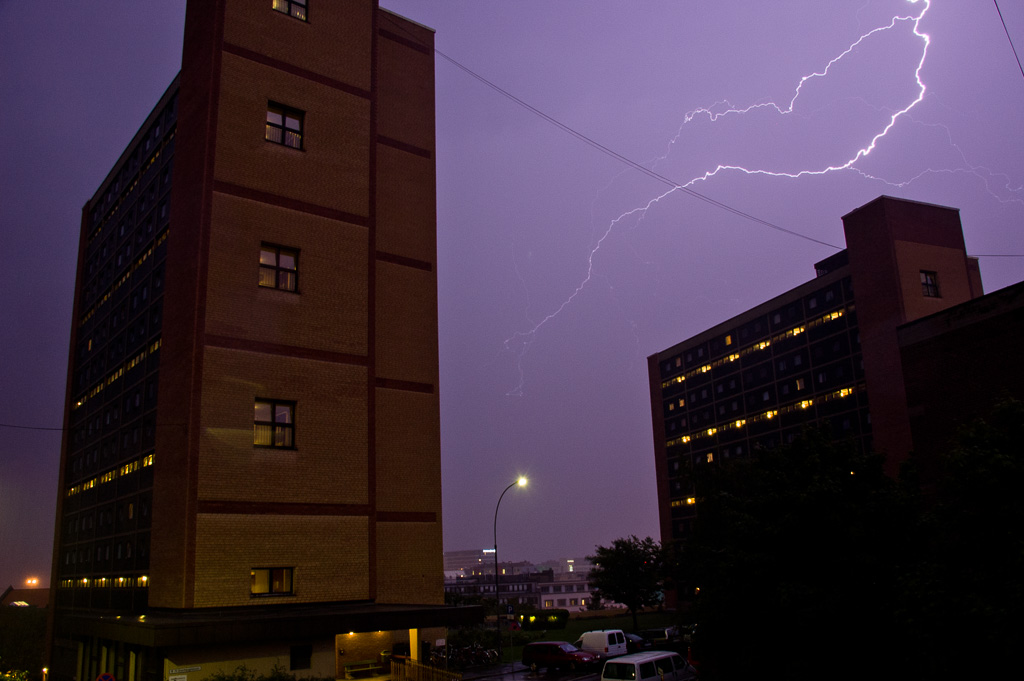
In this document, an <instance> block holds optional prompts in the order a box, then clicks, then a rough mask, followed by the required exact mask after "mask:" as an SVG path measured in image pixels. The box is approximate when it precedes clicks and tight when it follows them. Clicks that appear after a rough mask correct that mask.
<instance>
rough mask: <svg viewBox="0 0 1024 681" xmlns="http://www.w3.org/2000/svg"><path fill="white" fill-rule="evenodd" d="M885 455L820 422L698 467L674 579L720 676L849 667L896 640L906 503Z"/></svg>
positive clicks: (827, 674) (874, 657)
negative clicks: (840, 440) (845, 441)
mask: <svg viewBox="0 0 1024 681" xmlns="http://www.w3.org/2000/svg"><path fill="white" fill-rule="evenodd" d="M881 463H882V462H881V459H880V458H879V457H873V456H868V455H864V454H862V453H860V452H858V451H857V450H855V449H854V448H853V447H846V446H842V445H836V444H834V443H832V442H831V441H830V439H829V438H828V437H826V436H825V435H824V434H821V433H819V432H817V431H811V432H808V433H806V434H805V436H804V437H803V438H802V439H799V440H797V441H796V442H794V443H793V444H792V445H791V446H788V447H780V448H777V449H773V450H767V451H762V452H758V453H756V454H755V455H754V456H752V457H750V458H746V459H739V460H725V461H721V462H718V461H716V462H715V463H713V464H708V465H701V466H699V467H698V468H697V470H695V471H694V480H695V484H696V491H697V519H696V522H695V524H694V534H693V536H692V537H691V538H690V539H688V540H687V541H686V542H685V543H684V544H683V545H682V546H681V547H679V559H678V563H677V564H678V571H679V572H678V574H676V575H675V579H676V582H677V583H678V584H679V585H680V588H681V590H682V591H683V592H684V593H687V594H694V593H695V592H696V590H697V589H699V593H698V595H697V596H696V603H695V605H696V615H697V621H698V622H699V623H700V632H701V637H702V640H700V641H699V642H698V643H699V646H700V648H701V649H700V650H698V651H697V654H698V656H699V657H700V659H701V660H702V661H703V662H705V663H709V664H713V665H714V668H715V670H716V671H717V672H718V673H719V674H720V676H721V677H722V678H753V677H755V676H757V677H762V678H763V677H764V676H766V675H767V676H769V677H773V678H786V679H804V678H807V679H810V678H829V679H843V678H856V677H859V676H861V675H863V673H864V671H865V668H864V666H863V665H864V664H867V665H869V666H870V667H871V668H872V670H873V671H872V674H873V675H874V674H875V673H876V671H878V670H876V669H875V667H876V665H878V664H881V666H883V667H884V663H882V662H881V660H887V659H888V657H887V650H886V647H887V646H892V647H895V646H897V645H898V644H897V643H896V641H898V640H899V639H898V632H897V630H896V628H895V626H894V622H893V614H892V608H891V602H892V596H893V590H894V584H895V581H896V575H897V574H898V570H899V565H900V563H901V562H902V560H901V557H900V556H901V545H902V542H903V539H904V538H905V537H906V536H907V534H908V533H907V527H908V525H909V523H910V518H911V515H910V511H909V505H908V504H906V503H905V500H904V496H903V495H902V493H901V490H900V488H899V487H898V485H897V484H896V482H895V481H893V480H891V479H889V478H887V477H885V475H884V473H883V470H882V465H881Z"/></svg>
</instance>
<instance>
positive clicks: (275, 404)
mask: <svg viewBox="0 0 1024 681" xmlns="http://www.w3.org/2000/svg"><path fill="white" fill-rule="evenodd" d="M260 404H266V405H269V407H270V420H269V421H265V420H257V419H256V413H255V409H256V408H257V407H259V405H260ZM295 404H296V403H295V402H294V401H293V400H275V399H270V398H266V397H257V398H256V399H255V400H254V405H253V436H252V445H253V447H256V448H258V449H285V450H291V449H295V448H296V447H295ZM279 407H287V408H288V410H289V412H288V414H289V419H288V421H278V420H277V413H278V412H277V410H278V408H279ZM260 426H270V428H271V430H270V433H271V437H270V443H269V444H261V443H260V442H259V441H258V438H257V428H259V427H260ZM279 429H280V432H281V433H286V434H287V437H286V438H285V439H286V440H287V444H277V442H278V437H277V435H278V432H279Z"/></svg>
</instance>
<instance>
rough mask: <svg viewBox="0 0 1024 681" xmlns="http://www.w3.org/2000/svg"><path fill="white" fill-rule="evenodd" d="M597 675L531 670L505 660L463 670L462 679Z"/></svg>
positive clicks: (530, 680)
mask: <svg viewBox="0 0 1024 681" xmlns="http://www.w3.org/2000/svg"><path fill="white" fill-rule="evenodd" d="M596 677H597V673H596V672H588V673H580V672H576V673H574V672H553V671H542V672H539V673H534V672H531V671H530V669H529V668H528V667H524V666H523V665H522V663H521V662H507V663H503V664H499V665H494V666H493V667H478V668H475V669H469V670H466V671H465V672H463V674H462V678H463V681H474V680H476V679H481V680H483V681H589V680H592V679H595V678H596Z"/></svg>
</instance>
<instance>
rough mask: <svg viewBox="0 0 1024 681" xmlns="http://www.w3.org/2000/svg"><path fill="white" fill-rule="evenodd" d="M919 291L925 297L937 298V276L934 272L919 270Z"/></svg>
mask: <svg viewBox="0 0 1024 681" xmlns="http://www.w3.org/2000/svg"><path fill="white" fill-rule="evenodd" d="M921 293H922V294H924V297H925V298H939V297H940V296H939V277H938V275H937V274H936V273H935V272H929V271H928V270H921Z"/></svg>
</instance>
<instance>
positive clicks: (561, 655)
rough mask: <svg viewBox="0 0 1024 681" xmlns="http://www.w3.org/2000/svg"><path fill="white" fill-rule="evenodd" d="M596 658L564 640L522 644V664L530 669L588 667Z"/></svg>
mask: <svg viewBox="0 0 1024 681" xmlns="http://www.w3.org/2000/svg"><path fill="white" fill-rule="evenodd" d="M595 662H597V659H596V658H595V657H594V656H593V655H591V654H590V653H588V652H586V651H583V650H580V649H579V648H577V647H576V646H574V645H573V644H571V643H568V642H566V641H538V642H536V643H527V644H526V645H525V646H523V664H524V665H526V666H527V667H529V668H530V669H533V670H537V669H540V668H541V667H547V668H548V669H570V670H571V669H580V668H583V667H590V666H592V665H594V663H595Z"/></svg>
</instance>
